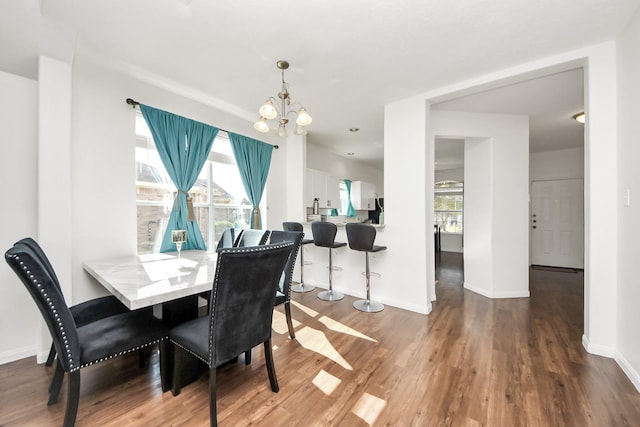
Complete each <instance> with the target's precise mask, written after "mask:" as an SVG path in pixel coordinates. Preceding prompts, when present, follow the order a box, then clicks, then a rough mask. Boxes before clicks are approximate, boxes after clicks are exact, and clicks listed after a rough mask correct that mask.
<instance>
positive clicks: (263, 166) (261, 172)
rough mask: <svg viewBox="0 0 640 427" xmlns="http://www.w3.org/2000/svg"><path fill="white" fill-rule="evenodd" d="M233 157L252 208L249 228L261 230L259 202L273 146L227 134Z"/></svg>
mask: <svg viewBox="0 0 640 427" xmlns="http://www.w3.org/2000/svg"><path fill="white" fill-rule="evenodd" d="M229 140H230V141H231V148H232V149H233V155H234V156H235V158H236V163H238V169H240V177H241V178H242V184H243V185H244V190H245V191H246V192H247V196H248V197H249V200H250V201H251V205H252V206H253V214H252V215H251V228H256V229H261V228H262V220H261V218H260V207H259V205H260V200H261V199H262V192H263V191H264V186H265V184H266V183H267V176H269V167H270V166H271V154H272V153H273V145H271V144H267V143H264V142H262V141H258V140H256V139H253V138H249V137H247V136H242V135H238V134H235V133H232V132H229Z"/></svg>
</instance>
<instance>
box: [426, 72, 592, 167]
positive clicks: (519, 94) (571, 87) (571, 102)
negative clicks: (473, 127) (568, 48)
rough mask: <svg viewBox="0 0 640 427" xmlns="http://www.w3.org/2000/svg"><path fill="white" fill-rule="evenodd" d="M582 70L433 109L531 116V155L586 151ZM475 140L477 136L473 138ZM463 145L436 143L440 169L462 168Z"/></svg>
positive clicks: (500, 89)
mask: <svg viewBox="0 0 640 427" xmlns="http://www.w3.org/2000/svg"><path fill="white" fill-rule="evenodd" d="M583 74H584V73H583V70H582V69H575V70H569V71H564V72H560V73H556V74H552V75H548V76H545V77H540V78H536V79H531V80H527V81H525V82H522V83H517V84H513V85H509V86H503V87H500V88H497V89H492V90H487V91H484V92H480V93H476V94H474V95H469V96H464V97H460V98H456V99H453V100H450V101H446V102H441V103H439V104H434V105H432V108H433V109H436V110H449V111H466V112H476V113H495V114H522V115H527V116H529V152H531V153H536V152H541V151H550V150H560V149H566V148H575V147H582V146H583V144H584V125H583V124H581V123H579V122H577V121H576V120H574V119H573V116H574V115H575V114H576V113H579V112H581V111H584V76H583ZM469 136H473V135H469ZM462 142H463V141H460V140H451V139H445V138H437V139H436V153H435V159H436V161H437V164H436V165H435V167H436V169H438V170H443V169H455V168H459V167H462V164H463V159H462V154H463V151H464V149H463V148H461V147H462V144H461V143H462Z"/></svg>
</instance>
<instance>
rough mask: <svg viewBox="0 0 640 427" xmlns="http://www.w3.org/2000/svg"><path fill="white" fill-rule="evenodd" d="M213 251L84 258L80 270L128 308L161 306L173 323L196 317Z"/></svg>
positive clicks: (211, 276)
mask: <svg viewBox="0 0 640 427" xmlns="http://www.w3.org/2000/svg"><path fill="white" fill-rule="evenodd" d="M216 260H217V253H216V252H207V251H204V250H183V251H181V253H180V256H178V253H177V252H166V253H150V254H131V255H125V256H116V257H111V258H103V259H95V260H87V261H84V262H83V263H82V267H83V269H84V270H85V271H86V272H87V273H89V274H90V275H91V276H93V277H94V278H95V279H96V280H97V281H98V282H99V283H100V284H101V285H102V286H104V288H105V289H107V290H108V291H109V292H110V293H111V294H113V295H114V296H115V297H116V298H118V300H120V302H122V303H123V304H124V305H125V306H126V307H128V308H129V309H130V310H136V309H139V308H144V307H149V306H156V305H158V306H161V307H162V318H163V319H164V320H165V321H166V322H167V323H168V324H169V326H174V325H177V324H179V323H182V322H184V321H186V320H190V319H192V318H195V317H197V312H198V300H197V297H198V295H199V294H202V293H203V292H205V291H209V290H211V287H212V284H213V279H214V276H215V269H216Z"/></svg>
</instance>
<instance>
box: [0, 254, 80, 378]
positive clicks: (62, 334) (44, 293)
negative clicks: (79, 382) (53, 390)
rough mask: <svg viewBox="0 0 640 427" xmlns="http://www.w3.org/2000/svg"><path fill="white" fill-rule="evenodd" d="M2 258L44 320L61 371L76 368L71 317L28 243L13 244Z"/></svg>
mask: <svg viewBox="0 0 640 427" xmlns="http://www.w3.org/2000/svg"><path fill="white" fill-rule="evenodd" d="M4 258H5V260H6V261H7V264H9V266H10V267H11V269H13V271H14V272H15V273H16V275H17V276H18V277H19V278H20V280H21V281H22V284H23V285H24V286H25V287H26V288H27V291H29V294H30V295H31V297H32V298H33V300H34V302H35V303H36V305H37V306H38V309H39V310H40V313H41V314H42V317H44V321H45V323H46V324H47V327H48V328H49V332H50V333H51V337H53V344H54V346H55V348H56V352H57V354H58V360H59V361H60V363H61V364H62V368H63V370H64V371H66V372H72V371H75V370H78V369H80V342H79V340H78V331H77V328H76V324H75V321H74V320H73V315H72V314H71V311H70V310H69V307H68V306H67V303H66V302H65V300H64V296H63V295H62V292H61V291H60V288H59V287H58V284H57V283H56V282H55V281H54V279H53V277H52V276H51V274H50V273H49V271H48V269H47V267H45V266H44V265H43V263H42V261H41V259H40V257H39V255H38V254H36V252H35V251H34V250H33V248H32V247H30V246H29V245H28V244H26V243H24V242H17V243H16V244H15V245H13V247H12V248H11V249H9V250H8V251H6V252H5V254H4Z"/></svg>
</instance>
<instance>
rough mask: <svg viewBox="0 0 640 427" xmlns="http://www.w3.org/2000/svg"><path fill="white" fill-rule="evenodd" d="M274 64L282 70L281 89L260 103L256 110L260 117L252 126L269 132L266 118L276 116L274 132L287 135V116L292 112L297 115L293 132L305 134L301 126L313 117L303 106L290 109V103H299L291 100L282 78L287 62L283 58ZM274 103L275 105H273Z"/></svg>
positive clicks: (287, 85)
mask: <svg viewBox="0 0 640 427" xmlns="http://www.w3.org/2000/svg"><path fill="white" fill-rule="evenodd" d="M276 66H277V67H278V69H279V70H281V72H282V89H281V90H280V92H278V97H277V98H274V97H269V98H268V99H267V100H266V101H265V103H264V104H262V106H261V107H260V109H259V110H258V111H259V112H260V119H259V120H258V121H257V122H255V123H254V124H253V127H254V128H255V129H256V130H257V131H259V132H265V133H266V132H269V125H268V124H267V120H273V119H276V118H278V119H279V121H280V123H279V125H278V129H277V130H276V134H277V135H278V136H282V137H286V136H287V135H288V132H287V124H288V123H289V116H290V114H291V113H293V114H296V116H297V117H296V125H297V126H296V128H295V129H294V131H293V132H294V134H296V135H306V134H307V131H306V130H305V129H303V126H307V125H310V124H311V122H312V121H313V119H312V118H311V116H310V115H309V113H307V110H305V109H304V107H301V108H300V110H299V111H295V110H293V109H292V105H294V104H295V105H298V106H300V105H301V104H300V103H299V102H293V101H292V99H291V94H290V93H289V84H288V83H287V82H286V81H285V80H284V71H285V70H286V69H288V68H289V63H288V62H287V61H285V60H280V61H278V62H276ZM274 103H275V104H277V105H274Z"/></svg>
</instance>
